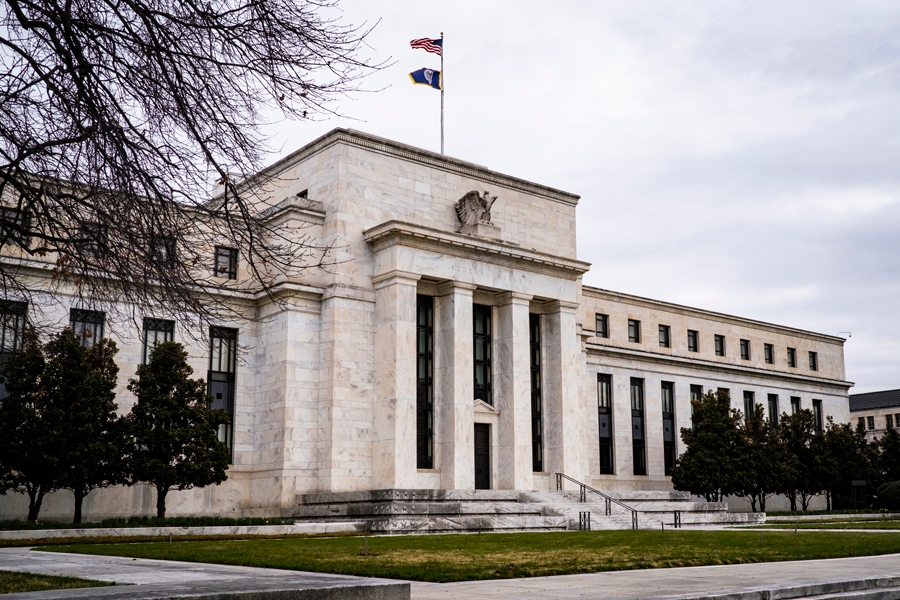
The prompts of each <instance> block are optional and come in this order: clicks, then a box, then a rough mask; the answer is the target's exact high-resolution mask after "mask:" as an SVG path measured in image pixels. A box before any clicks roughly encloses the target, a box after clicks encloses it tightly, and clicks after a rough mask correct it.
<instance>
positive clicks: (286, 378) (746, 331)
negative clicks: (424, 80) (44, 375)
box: [0, 129, 852, 528]
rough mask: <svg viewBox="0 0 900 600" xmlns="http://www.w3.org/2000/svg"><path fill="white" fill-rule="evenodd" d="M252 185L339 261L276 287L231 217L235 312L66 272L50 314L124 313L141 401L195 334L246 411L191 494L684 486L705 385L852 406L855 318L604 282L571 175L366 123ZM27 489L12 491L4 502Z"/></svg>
mask: <svg viewBox="0 0 900 600" xmlns="http://www.w3.org/2000/svg"><path fill="white" fill-rule="evenodd" d="M252 185H254V186H258V188H259V190H260V191H261V192H260V197H266V198H268V199H269V201H268V202H267V203H266V205H265V207H264V210H265V215H264V218H266V219H271V220H272V222H273V223H277V225H278V227H279V228H282V229H281V230H283V232H284V234H285V235H298V236H299V235H302V236H305V237H306V239H307V240H308V243H309V244H310V246H311V247H315V248H323V249H327V258H328V261H327V262H328V264H327V266H326V267H325V268H309V269H297V270H296V272H295V273H294V274H292V275H286V276H283V277H280V278H278V279H277V280H275V281H273V282H272V285H271V289H269V290H265V293H264V291H263V290H261V289H257V288H256V287H254V286H255V285H256V284H253V283H251V282H252V281H254V280H252V279H251V278H250V277H249V276H248V273H247V265H245V264H244V263H243V261H242V258H241V248H240V247H237V244H235V243H234V242H233V241H231V240H229V239H222V240H221V243H220V244H219V245H217V246H215V247H210V248H209V249H208V265H207V266H208V269H209V271H210V272H211V274H212V275H213V276H214V277H215V278H217V280H218V281H219V284H220V285H219V287H218V288H217V289H218V292H217V293H218V294H219V296H218V297H217V301H218V302H221V303H223V304H226V305H228V306H231V307H233V309H234V310H233V311H232V313H231V314H232V315H233V317H232V318H231V320H223V321H222V322H221V323H216V324H215V326H212V327H209V326H207V325H204V326H201V325H199V321H197V323H196V324H194V325H192V324H190V323H183V322H180V321H179V322H175V321H171V320H166V319H165V318H162V317H161V316H160V315H159V314H153V313H152V312H148V313H147V314H141V315H137V318H136V319H135V326H134V327H133V328H131V329H129V328H127V327H125V328H122V327H116V328H114V327H112V326H110V325H109V323H108V321H107V316H106V315H105V314H104V313H103V312H101V311H97V310H92V309H90V308H88V307H86V306H85V305H84V304H83V303H82V302H81V301H80V300H79V298H78V296H77V295H76V294H75V293H74V291H72V292H70V291H69V290H68V289H67V288H66V287H65V286H59V285H55V286H52V285H51V282H50V280H49V275H47V278H48V279H47V281H46V290H47V293H48V294H49V293H52V294H53V295H54V297H55V298H56V299H57V300H58V301H57V302H56V303H55V304H53V307H54V308H52V309H47V310H44V311H43V312H42V313H41V317H40V319H41V322H40V323H36V324H37V325H41V326H46V327H47V328H50V329H60V328H62V327H66V326H71V327H72V328H73V329H75V331H76V334H79V335H82V334H83V332H84V331H85V330H89V331H90V332H91V335H93V336H103V335H115V336H116V337H115V340H116V342H117V344H118V345H119V348H120V351H119V353H118V355H117V359H116V360H117V362H118V365H119V369H120V376H119V389H118V396H117V402H118V404H119V411H120V412H128V410H129V409H130V407H131V406H132V405H133V404H134V402H135V398H134V396H133V395H131V394H130V393H129V392H128V391H127V389H126V386H127V380H128V378H129V377H134V373H135V370H136V368H137V366H138V365H140V364H141V363H142V361H144V360H146V355H147V352H148V351H149V349H151V348H152V344H153V343H154V341H156V340H174V341H177V342H180V343H182V344H184V345H185V348H186V349H187V351H188V353H189V356H190V363H191V366H192V367H193V369H194V376H195V377H202V378H203V379H205V380H206V381H207V383H208V386H209V387H208V390H209V393H210V395H211V397H212V399H211V403H212V404H213V405H214V406H216V407H220V408H225V409H226V410H227V411H228V412H229V415H230V421H229V423H227V424H226V425H225V426H223V428H222V429H221V430H220V438H221V439H223V440H224V441H226V443H227V444H228V445H229V447H230V449H231V455H232V459H231V465H230V467H229V470H228V479H227V480H226V481H225V482H224V483H222V484H220V485H213V486H209V487H205V488H202V489H193V490H186V491H181V492H172V493H171V494H169V500H168V504H169V507H168V514H169V515H170V516H179V515H222V516H278V517H292V516H298V517H303V516H306V517H310V518H314V517H319V518H326V517H329V515H330V516H335V515H340V516H352V514H354V510H355V509H354V508H353V507H354V506H357V507H358V510H357V511H356V512H357V513H358V514H363V513H364V512H365V511H369V512H373V511H374V512H378V510H382V509H383V510H384V511H387V512H391V511H394V512H395V513H396V512H403V511H404V510H405V511H408V512H409V513H410V514H406V515H405V518H406V519H407V523H410V522H412V520H413V519H412V516H411V515H412V514H413V513H415V514H421V513H422V511H428V510H430V511H431V512H432V513H435V514H437V513H440V512H441V509H440V508H439V506H438V505H439V504H440V503H441V502H442V501H448V500H452V501H454V502H456V505H454V506H455V508H454V509H453V510H454V511H455V513H454V514H455V515H456V517H459V515H461V514H464V513H465V512H466V510H471V512H472V514H475V513H478V510H480V511H481V513H478V514H483V513H491V511H495V512H496V511H497V510H499V509H494V508H485V507H484V506H481V507H480V508H478V509H477V510H476V509H475V508H471V509H465V508H459V506H458V505H459V504H460V503H461V502H462V501H463V500H471V501H478V502H482V501H483V502H488V501H497V502H500V501H504V500H510V501H512V500H516V501H518V502H519V503H523V504H539V503H540V499H541V498H546V497H548V495H549V494H551V493H553V492H555V491H556V490H557V488H558V487H559V486H562V487H563V488H564V489H567V490H570V491H573V490H574V491H577V490H578V489H579V484H583V485H584V486H588V487H590V488H593V489H596V490H599V491H602V492H604V493H607V494H609V495H610V496H611V497H614V498H618V499H620V500H622V501H623V502H627V501H628V500H629V499H630V501H632V502H633V503H636V504H640V503H642V502H643V503H644V504H645V505H646V504H648V503H650V502H653V501H660V502H663V501H670V500H672V501H673V500H676V499H677V500H684V501H687V498H686V496H685V497H682V496H679V495H678V494H679V493H677V492H674V491H673V489H672V484H671V478H670V474H671V470H672V468H673V466H674V465H675V461H676V459H677V457H678V456H679V454H680V453H682V452H683V451H684V445H683V442H682V440H681V437H680V434H679V431H680V429H681V428H683V427H689V426H690V423H691V400H692V399H696V398H699V397H700V396H701V395H703V394H704V393H706V392H708V391H711V390H712V391H716V390H721V389H724V390H728V392H729V395H730V398H731V403H732V407H733V408H735V409H738V410H741V411H746V408H747V407H753V406H755V405H756V404H761V405H762V406H763V408H764V409H765V413H766V416H767V418H768V419H770V420H773V421H774V420H777V419H778V416H779V415H781V414H784V413H787V414H791V413H792V412H795V411H798V410H800V409H808V410H810V411H812V412H813V414H814V415H815V419H816V425H817V427H820V428H821V427H824V425H825V423H826V422H827V419H828V418H829V417H831V418H833V419H834V420H835V421H837V422H847V421H848V420H849V408H848V389H849V388H850V386H851V385H852V384H851V383H850V382H848V381H847V380H846V376H845V371H844V354H843V342H844V339H843V338H841V337H836V336H833V335H826V334H821V333H815V332H811V331H804V330H800V329H796V328H793V327H790V326H789V325H775V324H771V323H764V322H760V321H754V320H751V319H745V318H742V317H739V316H732V315H726V314H720V313H715V312H710V311H707V310H704V309H702V308H695V307H688V306H681V305H678V304H672V303H669V302H666V301H665V300H664V299H662V300H657V299H650V298H642V297H638V296H633V295H629V294H626V293H621V292H616V291H611V290H607V289H600V288H594V287H589V286H586V285H583V283H582V278H583V277H584V275H585V274H586V273H587V272H588V271H589V270H590V268H591V263H590V261H591V259H592V257H590V256H578V254H577V251H576V217H577V207H578V201H579V196H578V195H576V194H574V193H570V192H565V191H561V190H558V189H554V188H551V187H546V186H544V185H541V184H540V183H536V182H531V181H526V180H524V179H519V178H516V177H511V176H508V175H504V174H501V173H497V172H494V171H491V170H489V169H488V168H485V167H481V166H478V165H475V164H472V163H468V162H465V161H463V160H458V159H454V158H449V157H447V156H444V155H441V154H437V153H433V152H430V151H426V150H422V149H419V148H414V147H411V146H407V145H405V144H401V143H398V142H394V141H390V140H387V139H383V138H379V137H375V136H372V135H368V134H365V133H360V132H357V131H351V130H345V129H336V130H333V131H331V132H330V133H328V134H326V135H324V136H323V137H321V138H319V139H317V140H315V141H313V142H312V143H310V144H308V145H306V146H304V147H302V148H300V149H299V150H297V151H296V152H294V153H293V154H291V155H290V156H287V157H286V158H283V159H281V160H280V161H278V162H277V163H275V164H273V165H271V166H269V167H268V168H266V169H265V170H263V171H262V172H260V173H258V174H257V175H256V176H255V177H254V178H253V180H252ZM260 210H261V211H263V208H260ZM604 226H605V227H617V224H615V223H606V224H604ZM601 235H602V233H601ZM600 280H602V274H601V277H600ZM35 282H36V283H35V285H42V284H41V283H40V282H41V280H40V277H37V279H35ZM7 306H10V305H9V304H7ZM17 310H19V311H22V310H26V311H28V314H29V315H32V314H33V313H34V311H33V307H31V306H27V307H24V308H19V309H17ZM141 324H142V326H141ZM192 327H194V328H197V330H196V331H189V330H190V328H192ZM573 482H574V483H573ZM582 489H584V488H582ZM154 495H155V492H154V490H153V488H151V487H149V486H147V485H136V486H133V487H124V486H116V487H111V488H107V489H98V490H95V491H94V492H92V493H91V494H90V495H89V496H88V497H87V498H86V500H85V504H84V512H85V517H86V518H87V519H91V520H95V519H101V518H107V517H115V516H130V515H134V514H150V513H151V512H152V510H153V506H154V502H155V500H154ZM403 502H407V503H408V506H407V508H406V509H399V508H397V507H398V506H400V505H401V504H402V503H403ZM416 502H419V504H416ZM379 503H380V504H379ZM422 503H426V504H427V503H431V504H430V505H427V506H425V505H423V504H422ZM25 506H27V498H26V497H23V496H22V495H19V494H8V495H6V496H0V514H2V515H3V516H4V517H6V518H10V516H12V515H22V514H24V513H25V509H24V508H23V507H25ZM379 506H381V507H382V508H381V509H379V508H378V507H379ZM422 506H425V508H422ZM428 506H431V508H428ZM660 506H662V505H660ZM317 507H318V508H317ZM364 507H365V508H364ZM384 507H393V508H384ZM410 507H413V508H410ZM415 507H419V508H415ZM666 510H668V509H666ZM329 511H330V512H329ZM535 511H537V512H538V513H540V512H541V511H540V510H538V509H535ZM501 512H502V511H501ZM70 514H71V494H70V493H69V492H56V493H54V494H52V495H50V496H48V497H47V498H46V500H45V501H44V508H43V511H42V516H43V517H44V518H54V519H68V518H69V516H70ZM533 516H534V517H535V518H537V517H538V516H547V512H546V511H544V512H543V513H542V514H534V515H533ZM498 522H499V521H498ZM446 528H453V527H452V526H447V527H446Z"/></svg>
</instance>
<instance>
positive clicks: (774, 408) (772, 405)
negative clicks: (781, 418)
mask: <svg viewBox="0 0 900 600" xmlns="http://www.w3.org/2000/svg"><path fill="white" fill-rule="evenodd" d="M768 400H769V425H771V426H772V427H776V426H777V425H778V394H769V397H768Z"/></svg>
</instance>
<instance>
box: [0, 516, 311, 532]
mask: <svg viewBox="0 0 900 600" xmlns="http://www.w3.org/2000/svg"><path fill="white" fill-rule="evenodd" d="M294 522H295V519H280V518H267V517H244V518H240V519H234V518H230V517H167V518H165V519H157V518H156V517H128V518H127V519H126V518H121V519H104V520H103V521H100V522H90V523H79V524H77V525H75V524H73V523H60V522H57V521H0V531H18V530H32V529H95V528H112V527H121V528H128V527H222V526H230V525H291V524H293V523H294Z"/></svg>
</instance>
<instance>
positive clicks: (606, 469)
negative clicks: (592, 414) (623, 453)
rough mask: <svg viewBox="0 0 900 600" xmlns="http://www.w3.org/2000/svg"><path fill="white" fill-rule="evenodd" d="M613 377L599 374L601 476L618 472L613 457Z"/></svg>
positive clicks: (598, 402)
mask: <svg viewBox="0 0 900 600" xmlns="http://www.w3.org/2000/svg"><path fill="white" fill-rule="evenodd" d="M612 407H613V401H612V375H606V374H603V373H598V374H597V416H598V417H599V424H600V474H601V475H612V474H614V473H615V472H616V463H615V457H614V455H613V413H612Z"/></svg>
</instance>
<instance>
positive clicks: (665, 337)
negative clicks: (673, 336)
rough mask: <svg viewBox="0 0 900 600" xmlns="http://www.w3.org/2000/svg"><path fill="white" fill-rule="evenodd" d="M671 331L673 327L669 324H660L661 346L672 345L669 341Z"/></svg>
mask: <svg viewBox="0 0 900 600" xmlns="http://www.w3.org/2000/svg"><path fill="white" fill-rule="evenodd" d="M670 333H671V329H670V328H669V326H668V325H660V326H659V347H660V348H668V347H669V346H670V345H671V342H670V341H669V334H670Z"/></svg>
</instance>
